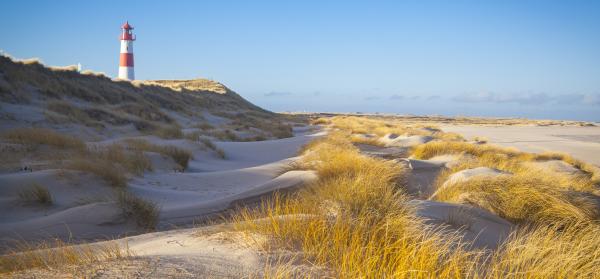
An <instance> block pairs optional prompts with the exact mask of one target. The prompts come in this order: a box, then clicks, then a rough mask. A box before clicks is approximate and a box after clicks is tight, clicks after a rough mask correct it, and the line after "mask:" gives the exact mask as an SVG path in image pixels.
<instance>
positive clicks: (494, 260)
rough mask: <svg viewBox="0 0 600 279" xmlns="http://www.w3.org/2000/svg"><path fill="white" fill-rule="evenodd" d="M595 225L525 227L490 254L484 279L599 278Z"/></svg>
mask: <svg viewBox="0 0 600 279" xmlns="http://www.w3.org/2000/svg"><path fill="white" fill-rule="evenodd" d="M598 235H600V228H599V227H598V225H597V224H590V223H576V224H573V225H571V226H567V227H564V226H550V227H549V226H535V227H525V228H522V229H520V230H519V231H518V232H517V233H515V234H514V235H512V237H511V238H510V239H508V241H506V242H505V244H504V245H503V246H502V247H500V248H499V250H498V251H497V252H496V253H494V255H493V256H492V257H491V259H490V264H489V266H488V267H487V272H488V273H487V276H485V277H486V278H600V268H598V266H599V265H600V252H599V251H600V238H599V237H598Z"/></svg>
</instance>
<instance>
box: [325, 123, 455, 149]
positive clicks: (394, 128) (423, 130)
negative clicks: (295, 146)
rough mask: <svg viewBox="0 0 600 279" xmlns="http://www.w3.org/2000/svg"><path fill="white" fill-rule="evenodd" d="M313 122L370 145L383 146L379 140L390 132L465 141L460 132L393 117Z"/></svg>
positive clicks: (356, 141) (352, 139)
mask: <svg viewBox="0 0 600 279" xmlns="http://www.w3.org/2000/svg"><path fill="white" fill-rule="evenodd" d="M313 123H321V124H328V126H329V127H331V128H334V129H337V130H342V131H345V132H347V133H350V134H352V138H351V141H352V142H354V143H364V144H369V145H378V146H382V145H383V143H382V142H380V141H379V137H382V136H385V135H388V134H394V135H404V136H430V137H433V138H435V139H438V140H444V141H464V138H463V137H462V136H461V135H459V134H456V133H446V132H443V131H442V130H440V129H438V128H436V127H434V126H431V125H423V124H411V125H406V123H403V122H400V121H396V120H393V119H380V118H376V117H357V116H335V117H331V118H319V119H317V120H314V121H313ZM365 135H369V137H366V136H365Z"/></svg>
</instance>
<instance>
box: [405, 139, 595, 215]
mask: <svg viewBox="0 0 600 279" xmlns="http://www.w3.org/2000/svg"><path fill="white" fill-rule="evenodd" d="M446 154H456V155H459V158H458V161H457V162H455V163H453V164H452V165H451V166H450V167H449V168H448V169H445V170H443V171H442V172H441V173H440V174H439V175H438V177H437V179H436V183H435V184H436V187H437V188H438V189H439V190H438V191H437V192H436V193H435V195H434V199H435V200H438V201H445V202H456V203H467V204H472V205H475V206H478V207H482V208H485V209H488V210H490V211H492V212H494V213H496V214H498V215H499V216H501V217H503V218H506V219H508V220H511V221H513V222H517V223H540V224H564V223H573V222H581V221H592V220H595V219H596V218H598V217H599V216H600V212H599V209H598V206H599V205H600V204H599V201H598V196H597V194H598V193H600V191H599V189H598V186H597V184H596V182H595V181H594V180H593V178H594V177H595V176H596V175H597V174H596V173H589V172H587V171H593V170H592V168H588V166H586V164H584V163H580V164H579V165H575V167H578V169H579V170H580V171H581V172H580V173H575V174H573V173H560V172H556V171H552V170H549V169H543V168H535V167H532V165H531V163H536V162H543V161H547V160H563V159H565V161H567V162H572V161H570V159H572V158H571V157H570V156H565V155H562V156H559V155H556V154H533V153H526V152H520V151H518V150H516V149H512V148H504V147H498V146H494V145H488V144H473V143H467V142H443V141H435V142H429V143H426V144H422V145H419V146H417V147H415V148H413V150H412V155H413V157H415V158H418V159H429V158H432V157H435V156H439V155H446ZM563 156H564V157H563ZM477 167H488V168H492V169H498V170H501V171H504V172H507V173H508V175H501V176H495V177H490V176H479V177H473V178H470V179H467V180H464V181H457V182H454V183H453V184H451V185H446V184H447V182H446V181H447V180H448V178H449V177H450V175H452V174H453V173H456V172H459V171H462V170H466V169H473V168H477ZM581 168H584V169H585V170H582V169H581ZM586 170H587V171H586Z"/></svg>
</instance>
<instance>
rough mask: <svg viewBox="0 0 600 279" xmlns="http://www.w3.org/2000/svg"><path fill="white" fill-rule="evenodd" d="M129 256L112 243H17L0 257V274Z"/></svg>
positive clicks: (123, 249) (124, 250)
mask: <svg viewBox="0 0 600 279" xmlns="http://www.w3.org/2000/svg"><path fill="white" fill-rule="evenodd" d="M130 256H131V254H130V252H129V250H128V249H127V248H122V247H120V246H119V245H118V244H117V243H115V242H108V243H103V244H83V245H76V246H71V245H69V244H67V243H65V242H63V241H61V240H58V239H56V240H53V241H45V242H42V243H39V244H31V243H27V242H20V243H17V245H16V248H14V249H11V250H9V251H8V252H7V253H5V254H4V255H1V256H0V275H1V274H5V275H6V274H7V273H10V272H15V271H20V270H26V269H32V268H46V269H54V268H61V267H64V266H67V265H84V264H90V263H95V262H99V261H104V260H110V259H125V258H128V257H130ZM0 277H1V276H0Z"/></svg>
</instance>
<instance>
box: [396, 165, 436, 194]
mask: <svg viewBox="0 0 600 279" xmlns="http://www.w3.org/2000/svg"><path fill="white" fill-rule="evenodd" d="M398 162H399V163H400V164H404V165H405V166H406V167H407V168H408V169H409V170H410V173H409V175H408V181H407V188H406V192H407V193H408V194H410V195H413V196H415V197H417V198H427V197H429V195H431V194H432V193H433V192H434V191H435V189H434V188H433V184H434V182H435V179H436V177H437V175H438V174H439V172H440V171H441V170H442V169H444V165H445V163H444V162H442V161H434V160H416V159H400V160H398Z"/></svg>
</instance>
